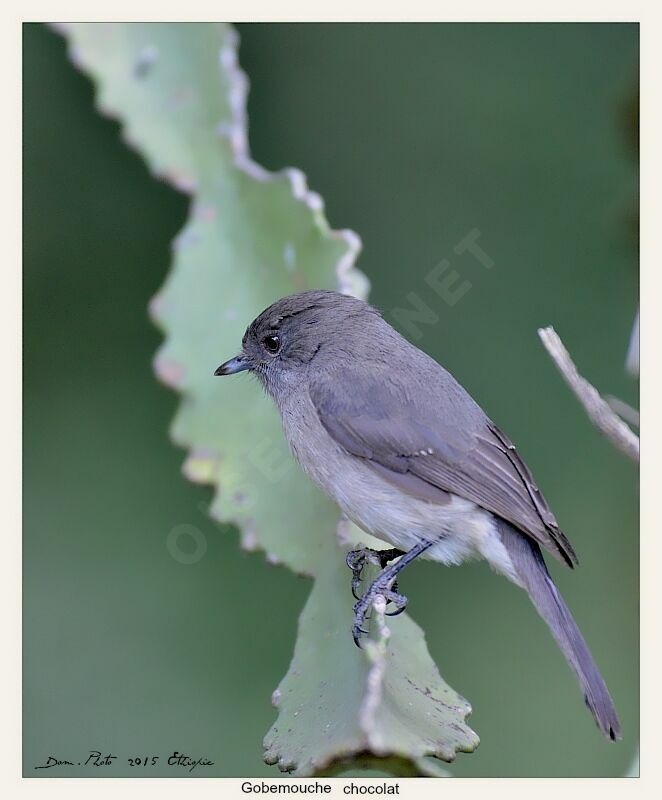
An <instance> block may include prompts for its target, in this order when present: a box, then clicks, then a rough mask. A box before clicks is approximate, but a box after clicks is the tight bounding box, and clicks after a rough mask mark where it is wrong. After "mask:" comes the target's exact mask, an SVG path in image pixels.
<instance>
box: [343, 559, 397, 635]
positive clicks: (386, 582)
mask: <svg viewBox="0 0 662 800" xmlns="http://www.w3.org/2000/svg"><path fill="white" fill-rule="evenodd" d="M379 595H381V596H382V597H383V598H384V600H386V603H387V604H388V603H393V604H394V606H395V611H386V612H385V613H386V616H387V617H395V616H397V615H398V614H402V612H403V611H404V610H405V608H406V607H407V598H406V597H405V596H404V595H402V594H398V591H397V580H396V579H395V576H394V575H393V574H392V572H391V571H390V570H388V569H385V570H384V572H383V573H382V574H381V575H379V577H378V578H377V579H376V580H375V581H374V582H373V583H372V584H371V585H370V587H369V588H368V590H367V591H366V592H365V594H364V595H363V597H361V598H360V599H359V600H358V601H357V602H356V603H355V604H354V624H353V625H352V637H353V638H354V644H355V645H356V646H357V647H360V646H361V636H362V635H364V634H365V635H367V633H368V631H367V630H365V629H364V627H363V626H364V625H366V623H367V621H368V620H369V618H370V611H371V609H372V606H373V604H374V602H375V600H376V599H377V597H378V596H379Z"/></svg>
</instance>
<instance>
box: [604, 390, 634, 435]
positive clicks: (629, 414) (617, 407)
mask: <svg viewBox="0 0 662 800" xmlns="http://www.w3.org/2000/svg"><path fill="white" fill-rule="evenodd" d="M605 400H606V401H607V404H608V405H609V408H611V410H612V411H615V412H616V413H617V414H618V416H619V417H620V418H621V419H624V420H625V421H626V422H627V424H628V425H632V427H634V428H638V427H639V412H638V411H637V409H636V408H632V406H631V405H628V403H626V402H624V401H623V400H621V399H620V398H618V397H614V396H613V395H612V394H606V395H605Z"/></svg>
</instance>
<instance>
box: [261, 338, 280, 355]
mask: <svg viewBox="0 0 662 800" xmlns="http://www.w3.org/2000/svg"><path fill="white" fill-rule="evenodd" d="M262 344H263V345H264V346H265V348H266V349H267V350H268V351H269V352H270V353H277V352H278V351H279V350H280V338H279V337H278V336H265V337H264V339H262Z"/></svg>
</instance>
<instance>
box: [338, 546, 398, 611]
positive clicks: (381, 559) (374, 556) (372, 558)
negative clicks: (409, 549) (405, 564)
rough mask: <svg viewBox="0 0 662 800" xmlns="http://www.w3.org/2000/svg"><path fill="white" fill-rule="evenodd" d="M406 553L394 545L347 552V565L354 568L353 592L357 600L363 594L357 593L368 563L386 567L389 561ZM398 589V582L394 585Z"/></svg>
mask: <svg viewBox="0 0 662 800" xmlns="http://www.w3.org/2000/svg"><path fill="white" fill-rule="evenodd" d="M402 555H404V551H403V550H398V548H397V547H392V548H391V549H390V550H373V548H372V547H361V548H360V549H358V550H350V552H349V553H347V559H346V561H347V566H348V567H349V568H350V569H351V570H352V594H353V595H354V598H355V599H356V600H360V599H361V595H360V594H357V592H358V590H359V587H360V586H361V577H362V575H363V569H364V568H365V565H366V563H367V564H374V565H375V566H376V567H381V569H384V568H385V567H386V565H387V564H388V562H389V561H393V559H395V558H399V557H400V556H402ZM392 588H393V589H394V590H395V591H397V584H395V585H394V586H393V587H392Z"/></svg>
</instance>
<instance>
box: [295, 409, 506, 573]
mask: <svg viewBox="0 0 662 800" xmlns="http://www.w3.org/2000/svg"><path fill="white" fill-rule="evenodd" d="M296 406H297V408H296V413H294V412H295V409H289V408H287V406H286V407H285V408H281V414H282V418H283V426H284V429H285V435H286V437H287V439H288V441H289V443H290V447H291V449H292V452H293V454H294V456H295V458H296V459H297V460H298V461H299V463H300V464H301V466H302V468H303V469H304V471H305V472H306V473H307V474H308V475H309V476H310V477H311V478H312V479H313V480H314V481H315V483H317V484H318V485H319V486H320V487H321V488H322V490H323V491H324V492H325V493H326V494H327V495H329V497H331V499H333V500H334V501H335V502H336V503H337V504H338V506H339V507H340V508H341V509H342V511H343V512H344V513H345V514H346V515H347V516H348V517H349V519H351V520H352V522H354V523H355V524H356V525H358V526H359V528H361V529H362V530H364V531H365V532H366V533H369V534H371V535H372V536H375V537H377V538H379V539H382V540H383V541H385V542H388V543H389V544H391V545H392V546H394V547H397V548H399V549H400V550H405V551H406V550H410V549H411V548H412V547H414V545H416V544H419V543H420V542H422V541H433V542H434V544H433V545H432V547H430V548H429V549H428V550H426V551H425V553H424V554H423V555H422V557H423V558H429V559H433V560H435V561H441V562H443V563H444V564H461V563H462V562H463V561H466V560H468V559H475V558H485V559H486V560H487V561H488V562H489V563H490V565H491V566H492V567H493V568H494V569H495V570H497V571H498V572H500V573H502V574H504V575H505V576H506V577H508V578H510V579H511V580H512V581H514V582H515V583H519V580H518V579H517V576H516V573H515V570H514V568H513V565H512V563H511V561H510V558H509V557H508V554H507V552H506V549H505V548H504V546H503V544H502V543H501V538H500V537H499V534H498V531H497V528H496V524H495V520H494V517H493V516H492V514H490V513H489V512H488V511H485V510H484V509H482V508H480V507H479V506H477V505H476V504H475V503H472V502H471V501H470V500H465V499H463V498H460V497H458V496H455V495H452V496H451V501H450V502H449V503H446V504H437V503H432V502H429V501H427V500H422V499H419V498H417V497H414V496H412V495H410V494H407V493H406V492H404V491H402V490H400V489H398V488H397V487H395V486H393V485H392V484H390V483H389V482H387V481H386V480H384V479H383V478H382V477H381V476H380V475H378V474H377V473H376V472H375V471H373V470H372V468H371V467H370V466H369V465H368V463H367V462H366V461H364V460H363V459H360V458H357V457H355V456H351V455H349V454H348V453H346V452H345V451H344V450H342V449H341V448H340V447H339V446H338V445H336V444H335V442H334V441H333V440H332V439H331V437H330V436H329V434H328V433H327V432H326V430H324V428H323V427H322V425H321V423H320V421H319V419H318V417H317V414H316V412H315V410H314V408H312V404H310V401H309V400H308V401H307V402H306V398H297V401H296ZM320 443H321V444H320Z"/></svg>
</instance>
